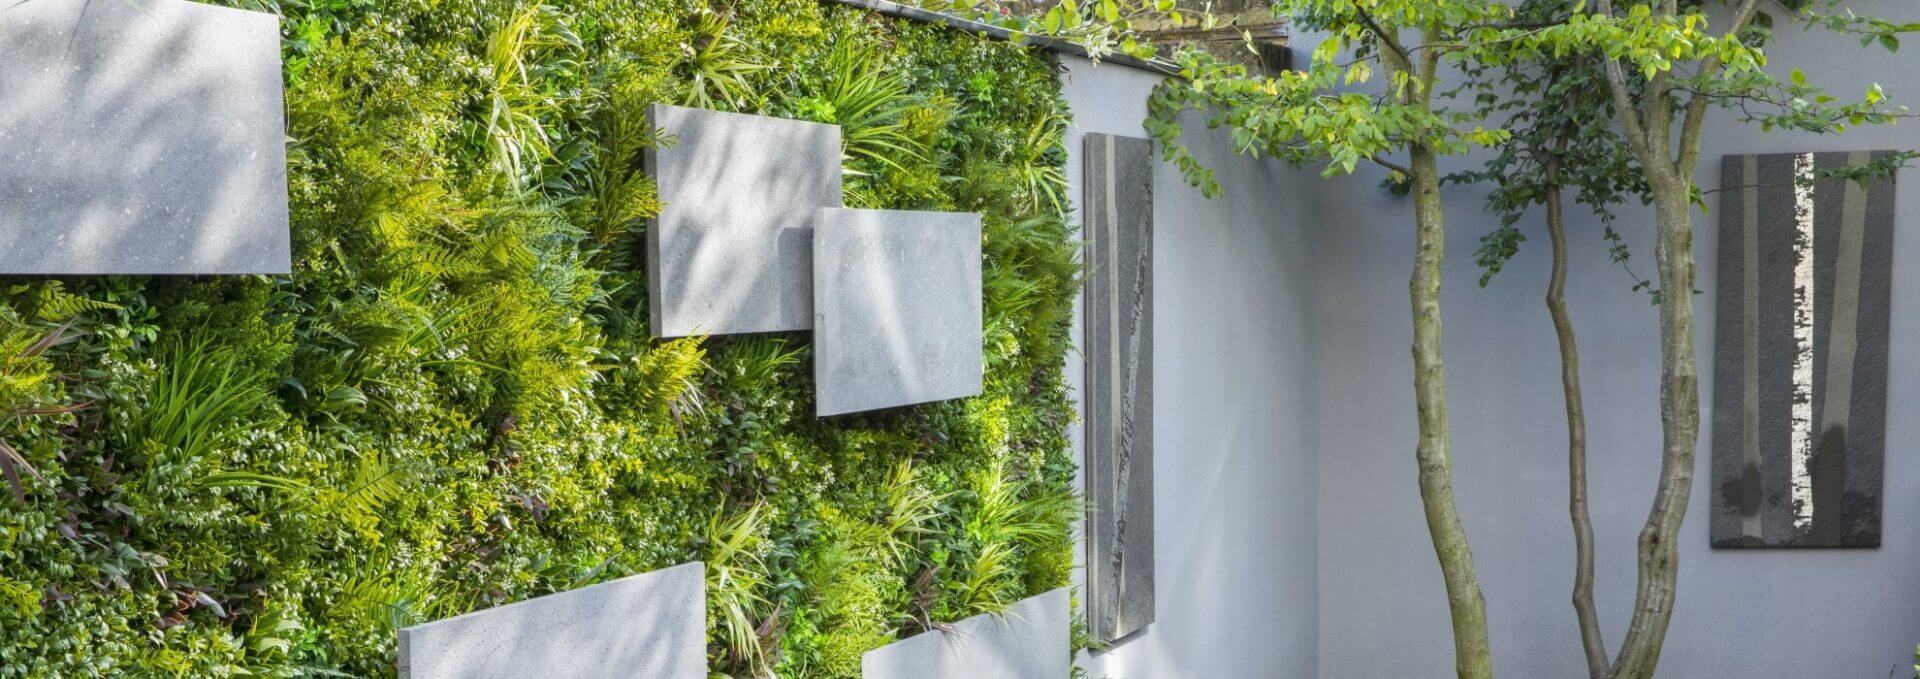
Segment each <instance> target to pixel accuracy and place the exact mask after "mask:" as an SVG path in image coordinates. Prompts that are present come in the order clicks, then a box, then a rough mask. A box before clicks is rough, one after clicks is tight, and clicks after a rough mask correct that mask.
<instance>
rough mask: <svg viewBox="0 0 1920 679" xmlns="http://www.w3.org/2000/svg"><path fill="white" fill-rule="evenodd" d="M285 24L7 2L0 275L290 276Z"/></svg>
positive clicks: (156, 3)
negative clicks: (282, 57) (283, 69)
mask: <svg viewBox="0 0 1920 679" xmlns="http://www.w3.org/2000/svg"><path fill="white" fill-rule="evenodd" d="M284 108H285V107H284V105H283V103H282V94H281V83H280V23H279V19H278V17H275V16H274V15H271V14H263V13H259V12H248V11H241V10H236V9H228V8H222V7H213V6H210V5H203V4H198V3H192V2H185V1H184V0H93V1H92V2H88V1H87V0H0V273H8V274H230V273H286V272H287V271H288V270H289V269H290V268H291V264H290V255H289V248H288V229H287V162H286V124H285V120H284V114H283V113H282V111H283V110H284Z"/></svg>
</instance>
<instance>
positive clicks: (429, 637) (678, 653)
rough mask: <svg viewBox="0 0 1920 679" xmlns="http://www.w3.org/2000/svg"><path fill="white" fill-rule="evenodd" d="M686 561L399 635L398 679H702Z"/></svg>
mask: <svg viewBox="0 0 1920 679" xmlns="http://www.w3.org/2000/svg"><path fill="white" fill-rule="evenodd" d="M705 587H706V566H705V564H702V563H699V562H694V563H689V564H681V565H679V566H674V567H672V568H666V569H662V570H657V571H654V572H652V573H645V574H641V575H635V576H631V577H625V578H621V579H619V580H614V581H611V582H605V583H601V584H598V585H594V586H592V587H584V588H581V589H577V590H573V591H571V592H562V593H559V594H553V595H549V596H543V597H540V598H537V599H529V600H526V601H522V602H519V603H513V604H507V605H505V606H500V607H497V608H489V609H486V610H482V611H476V612H473V613H468V614H466V615H461V616H457V617H452V618H447V619H445V620H440V621H436V622H430V623H427V624H424V625H417V626H414V627H408V628H406V629H403V630H400V678H401V679H522V678H526V677H540V678H541V679H599V678H601V677H631V678H633V679H701V678H702V677H705V676H707V648H706V643H707V611H706V588H705Z"/></svg>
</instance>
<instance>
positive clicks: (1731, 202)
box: [1712, 152, 1894, 547]
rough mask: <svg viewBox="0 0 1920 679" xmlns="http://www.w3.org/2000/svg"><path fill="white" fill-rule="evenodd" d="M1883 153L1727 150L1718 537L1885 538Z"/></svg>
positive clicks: (1829, 543)
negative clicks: (1862, 170)
mask: <svg viewBox="0 0 1920 679" xmlns="http://www.w3.org/2000/svg"><path fill="white" fill-rule="evenodd" d="M1876 156H1883V154H1876V153H1869V152H1853V153H1815V154H1769V155H1756V156H1727V157H1726V159H1725V160H1724V161H1723V163H1722V168H1721V172H1722V176H1723V184H1724V185H1725V186H1726V187H1727V189H1728V190H1726V191H1724V192H1722V194H1721V196H1722V198H1721V205H1720V248H1719V262H1720V278H1719V282H1718V290H1717V300H1718V304H1717V307H1718V320H1717V327H1716V333H1717V337H1716V339H1715V344H1714V385H1715V386H1714V394H1713V397H1714V419H1713V465H1712V467H1713V493H1714V495H1713V515H1712V539H1713V545H1714V546H1715V547H1877V546H1879V544H1880V522H1881V496H1882V493H1883V488H1882V486H1883V480H1882V477H1881V470H1882V468H1883V465H1884V459H1885V439H1886V408H1887V402H1886V391H1887V377H1888V376H1887V358H1888V353H1887V352H1888V326H1889V321H1890V318H1889V317H1890V315H1891V306H1890V293H1891V287H1892V277H1893V260H1892V251H1893V230H1894V214H1893V206H1894V197H1893V196H1894V193H1893V189H1894V187H1893V181H1892V180H1891V179H1888V180H1883V181H1876V182H1872V183H1870V184H1868V185H1865V186H1863V185H1861V184H1859V183H1857V182H1853V181H1848V180H1844V179H1840V178H1822V176H1823V175H1826V174H1830V171H1832V170H1838V169H1842V168H1845V167H1848V166H1859V165H1864V164H1867V163H1868V162H1871V161H1872V160H1873V159H1874V158H1875V157H1876Z"/></svg>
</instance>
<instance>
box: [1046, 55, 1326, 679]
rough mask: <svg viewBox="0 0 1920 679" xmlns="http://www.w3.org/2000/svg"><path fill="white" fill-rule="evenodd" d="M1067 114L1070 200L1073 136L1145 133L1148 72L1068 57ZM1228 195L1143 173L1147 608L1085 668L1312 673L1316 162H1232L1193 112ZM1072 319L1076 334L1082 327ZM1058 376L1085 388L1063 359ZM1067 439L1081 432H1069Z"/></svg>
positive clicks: (1200, 148) (1074, 171)
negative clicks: (1150, 244)
mask: <svg viewBox="0 0 1920 679" xmlns="http://www.w3.org/2000/svg"><path fill="white" fill-rule="evenodd" d="M1063 61H1065V62H1066V65H1067V72H1066V73H1065V74H1064V75H1063V76H1062V77H1063V80H1064V82H1065V90H1066V96H1067V100H1068V101H1069V102H1070V103H1071V104H1072V105H1073V114H1074V126H1073V127H1072V128H1070V129H1069V130H1068V132H1067V149H1068V154H1069V159H1068V162H1067V181H1068V184H1069V186H1071V187H1072V188H1071V190H1070V191H1069V192H1068V194H1069V195H1070V196H1072V197H1073V200H1074V201H1075V202H1076V204H1077V203H1078V201H1079V199H1080V188H1079V187H1080V185H1081V184H1080V181H1081V170H1082V168H1081V149H1082V142H1081V139H1082V137H1083V136H1084V135H1085V134H1086V133H1087V132H1108V133H1113V134H1124V135H1130V136H1135V137H1144V136H1146V133H1145V132H1144V131H1143V130H1142V129H1141V128H1140V121H1141V120H1143V119H1145V117H1146V95H1147V93H1148V92H1150V91H1151V90H1152V87H1153V84H1154V83H1155V82H1157V80H1158V78H1157V77H1156V76H1154V75H1152V74H1149V73H1145V72H1142V71H1138V70H1134V69H1130V68H1126V67H1122V66H1114V65H1105V66H1097V67H1096V66H1093V65H1092V64H1090V63H1089V62H1087V61H1085V60H1083V59H1079V58H1074V57H1068V58H1063ZM1190 127H1191V128H1192V130H1193V131H1192V132H1191V133H1190V134H1192V135H1193V137H1192V138H1191V140H1192V141H1193V142H1194V143H1195V144H1196V148H1195V150H1196V152H1197V153H1198V154H1199V155H1200V157H1201V158H1203V159H1206V160H1207V161H1209V162H1211V163H1217V164H1218V165H1219V167H1220V168H1221V170H1222V172H1221V177H1222V179H1223V180H1225V183H1226V186H1227V191H1228V193H1227V197H1226V198H1223V199H1218V200H1207V199H1205V198H1202V197H1201V196H1200V193H1199V192H1198V191H1197V190H1195V189H1193V188H1191V187H1189V186H1187V184H1186V182H1185V181H1183V180H1182V179H1181V178H1180V176H1179V172H1178V171H1177V170H1175V169H1174V168H1173V167H1172V166H1169V165H1166V164H1163V163H1161V164H1156V167H1155V170H1154V171H1155V176H1154V189H1153V190H1154V228H1155V234H1154V242H1155V247H1156V248H1157V249H1156V251H1155V253H1154V259H1153V270H1154V301H1153V303H1154V315H1155V319H1154V321H1155V328H1154V335H1153V344H1154V346H1155V348H1156V351H1155V352H1154V357H1153V358H1154V360H1153V369H1154V375H1153V379H1154V409H1155V413H1154V425H1153V426H1154V449H1155V461H1154V465H1155V466H1154V493H1155V497H1154V503H1153V504H1154V519H1153V520H1154V526H1155V550H1156V552H1157V553H1156V559H1157V562H1156V564H1155V598H1156V599H1157V602H1158V606H1157V609H1158V610H1157V618H1156V620H1155V621H1154V623H1153V624H1152V625H1151V626H1149V627H1147V629H1146V630H1145V631H1143V632H1141V633H1139V634H1137V635H1135V636H1133V637H1131V638H1129V639H1127V640H1126V641H1125V642H1123V643H1122V644H1121V645H1119V646H1117V647H1116V648H1115V649H1114V650H1113V651H1111V652H1108V653H1103V654H1095V655H1092V656H1090V657H1085V658H1083V659H1082V663H1083V665H1084V666H1086V667H1087V668H1088V669H1089V670H1090V672H1091V676H1093V677H1114V678H1115V679H1134V678H1148V677H1311V676H1313V675H1314V671H1315V669H1314V668H1315V660H1314V656H1315V653H1316V650H1317V646H1318V641H1317V639H1316V638H1315V634H1316V628H1315V622H1314V620H1315V616H1314V610H1315V608H1316V603H1315V601H1316V598H1317V593H1316V591H1315V588H1316V585H1315V583H1316V578H1315V575H1314V569H1315V567H1316V566H1315V559H1314V554H1313V550H1314V544H1315V542H1316V540H1315V537H1314V533H1315V531H1316V522H1315V506H1316V492H1315V488H1314V480H1315V472H1314V453H1313V451H1314V450H1315V447H1316V446H1315V445H1314V442H1313V437H1314V419H1313V412H1314V407H1315V403H1316V400H1315V398H1314V397H1313V391H1314V390H1313V388H1312V385H1313V384H1314V383H1315V382H1316V380H1317V370H1316V368H1315V367H1314V364H1315V361H1314V347H1313V339H1314V337H1313V327H1314V323H1313V315H1314V301H1313V290H1314V281H1313V278H1312V268H1311V266H1310V264H1311V261H1312V258H1313V257H1314V253H1313V248H1312V246H1311V243H1310V242H1309V238H1310V237H1311V232H1309V231H1307V230H1305V229H1300V228H1297V225H1300V224H1303V223H1305V222H1306V221H1307V220H1306V219H1305V218H1304V216H1303V215H1302V214H1301V209H1302V208H1303V206H1305V204H1306V201H1305V193H1306V192H1308V191H1311V190H1314V189H1316V188H1318V186H1317V184H1315V183H1314V182H1313V181H1312V177H1313V174H1314V173H1312V172H1310V171H1309V172H1302V171H1298V170H1289V169H1286V168H1284V167H1281V166H1278V165H1276V164H1272V163H1262V162H1256V161H1252V160H1248V159H1244V158H1235V157H1233V156H1232V154H1231V152H1230V151H1231V147H1230V146H1228V145H1227V144H1225V143H1224V141H1225V139H1224V135H1220V134H1212V133H1208V132H1206V130H1205V129H1204V127H1205V126H1204V125H1191V126H1190ZM1077 336H1078V330H1077V329H1076V337H1077ZM1067 373H1068V378H1069V381H1070V382H1071V383H1072V384H1073V385H1075V388H1076V392H1077V391H1078V386H1079V385H1081V384H1084V381H1083V377H1084V374H1083V366H1082V365H1081V363H1080V362H1079V361H1078V360H1074V361H1070V365H1069V366H1068V370H1067ZM1075 445H1076V448H1078V447H1079V432H1078V431H1076V432H1075Z"/></svg>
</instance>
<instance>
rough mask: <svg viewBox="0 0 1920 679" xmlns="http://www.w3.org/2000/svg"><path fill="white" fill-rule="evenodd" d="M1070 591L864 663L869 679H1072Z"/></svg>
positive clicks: (881, 652)
mask: <svg viewBox="0 0 1920 679" xmlns="http://www.w3.org/2000/svg"><path fill="white" fill-rule="evenodd" d="M1069 601H1070V600H1069V597H1068V594H1067V589H1066V588H1064V587H1062V588H1060V589H1056V590H1053V591H1051V592H1047V593H1046V594H1042V595H1040V596H1037V597H1033V598H1031V599H1027V600H1025V601H1021V602H1019V603H1017V604H1014V605H1013V607H1011V608H1009V609H1007V611H1006V613H1004V614H1002V615H980V616H975V617H971V618H967V619H966V620H962V621H960V622H957V623H954V624H952V625H950V626H947V629H946V630H935V631H932V632H927V633H925V634H921V635H919V636H915V637H912V638H909V639H906V640H904V641H898V642H895V643H892V644H888V645H886V646H882V647H880V648H878V649H875V650H872V651H868V652H867V654H866V655H865V656H862V657H861V658H860V670H861V676H863V677H865V679H984V678H986V677H992V678H994V679H1067V677H1070V676H1072V672H1073V668H1072V662H1071V660H1072V659H1071V657H1070V656H1071V654H1072V645H1071V640H1070V635H1071V633H1072V627H1073V620H1072V617H1071V614H1070V613H1069V611H1068V607H1069V606H1070V603H1069Z"/></svg>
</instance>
